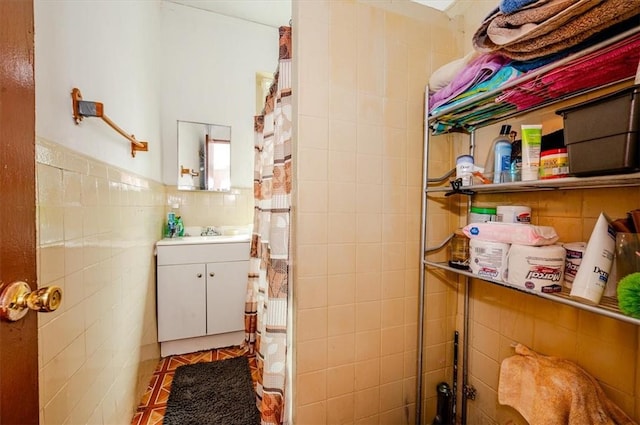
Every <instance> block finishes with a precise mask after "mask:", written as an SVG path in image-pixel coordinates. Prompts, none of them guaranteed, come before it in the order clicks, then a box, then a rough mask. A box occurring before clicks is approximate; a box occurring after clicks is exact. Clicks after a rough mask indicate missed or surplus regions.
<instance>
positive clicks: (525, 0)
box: [500, 0, 538, 13]
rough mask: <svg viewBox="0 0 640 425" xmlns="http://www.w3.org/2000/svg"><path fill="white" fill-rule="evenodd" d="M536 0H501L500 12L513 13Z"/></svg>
mask: <svg viewBox="0 0 640 425" xmlns="http://www.w3.org/2000/svg"><path fill="white" fill-rule="evenodd" d="M537 1H538V0H502V1H501V2H500V12H502V13H513V12H516V11H518V10H520V9H521V8H523V7H525V6H528V5H530V4H531V3H535V2H537Z"/></svg>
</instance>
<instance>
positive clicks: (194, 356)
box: [131, 347, 258, 425]
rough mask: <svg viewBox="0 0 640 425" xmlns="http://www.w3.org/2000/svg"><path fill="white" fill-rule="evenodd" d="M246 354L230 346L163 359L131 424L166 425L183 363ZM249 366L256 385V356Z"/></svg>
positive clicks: (211, 360) (209, 360)
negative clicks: (177, 373)
mask: <svg viewBox="0 0 640 425" xmlns="http://www.w3.org/2000/svg"><path fill="white" fill-rule="evenodd" d="M245 353H246V351H245V349H244V348H240V347H228V348H220V349H217V350H208V351H200V352H197V353H189V354H182V355H176V356H170V357H165V358H163V359H160V363H158V366H157V367H156V370H155V372H153V376H152V377H151V382H149V386H148V387H147V390H146V391H145V393H144V395H143V396H142V400H141V401H140V404H139V405H138V409H137V410H136V413H135V415H134V416H133V419H132V421H131V425H162V419H163V418H164V412H165V409H166V407H167V400H168V399H169V390H170V388H171V381H172V380H173V374H174V372H175V370H176V369H177V368H178V367H179V366H182V365H187V364H195V363H201V362H213V361H216V360H224V359H230V358H232V357H239V356H243V355H245ZM249 367H250V368H251V377H252V378H253V386H254V388H255V385H256V378H257V373H258V368H257V366H256V359H255V357H249Z"/></svg>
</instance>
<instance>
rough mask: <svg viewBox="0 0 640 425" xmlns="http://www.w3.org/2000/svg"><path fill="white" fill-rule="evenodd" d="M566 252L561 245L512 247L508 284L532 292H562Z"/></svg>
mask: <svg viewBox="0 0 640 425" xmlns="http://www.w3.org/2000/svg"><path fill="white" fill-rule="evenodd" d="M565 257H566V251H565V249H564V248H563V247H562V246H560V245H549V246H527V245H515V244H514V245H511V249H510V250H509V261H508V272H507V282H508V283H510V284H512V285H515V286H520V287H523V288H526V289H529V290H532V291H539V292H545V293H551V292H560V291H561V290H562V281H563V278H564V266H565Z"/></svg>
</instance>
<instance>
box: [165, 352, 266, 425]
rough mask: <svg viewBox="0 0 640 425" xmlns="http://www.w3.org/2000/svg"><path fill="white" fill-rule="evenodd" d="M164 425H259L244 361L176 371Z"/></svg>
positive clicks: (204, 364)
mask: <svg viewBox="0 0 640 425" xmlns="http://www.w3.org/2000/svg"><path fill="white" fill-rule="evenodd" d="M163 424H164V425H256V424H260V413H259V412H258V408H257V407H256V396H255V392H254V391H253V384H252V382H251V371H250V369H249V362H248V360H247V358H246V357H244V356H242V357H235V358H232V359H226V360H219V361H215V362H210V363H196V364H192V365H186V366H180V367H179V368H177V369H176V372H175V374H174V376H173V381H172V383H171V391H170V392H169V400H168V401H167V410H166V413H165V415H164V421H163Z"/></svg>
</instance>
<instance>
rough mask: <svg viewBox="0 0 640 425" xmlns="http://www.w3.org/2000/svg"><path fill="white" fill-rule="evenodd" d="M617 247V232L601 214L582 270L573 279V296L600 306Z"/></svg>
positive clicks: (581, 267)
mask: <svg viewBox="0 0 640 425" xmlns="http://www.w3.org/2000/svg"><path fill="white" fill-rule="evenodd" d="M615 247H616V232H615V230H614V229H613V227H612V226H611V224H610V220H609V219H608V218H607V216H606V215H605V214H604V213H600V216H599V217H598V221H596V225H595V227H594V228H593V231H592V232H591V236H590V237H589V242H588V243H587V249H586V250H585V252H584V257H582V261H581V262H580V268H579V269H578V272H577V273H576V277H575V278H574V279H573V285H572V286H571V296H572V297H573V298H578V299H580V300H581V301H586V302H587V303H589V304H599V303H600V299H601V298H602V294H603V293H604V288H605V286H606V284H607V281H608V280H609V273H610V272H611V266H612V264H613V253H614V252H615Z"/></svg>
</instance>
